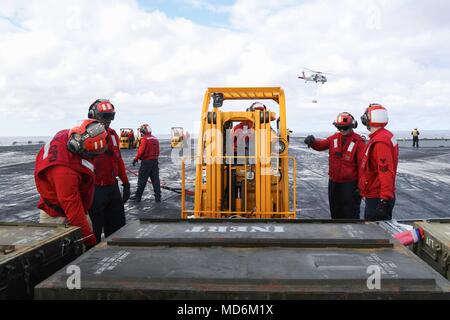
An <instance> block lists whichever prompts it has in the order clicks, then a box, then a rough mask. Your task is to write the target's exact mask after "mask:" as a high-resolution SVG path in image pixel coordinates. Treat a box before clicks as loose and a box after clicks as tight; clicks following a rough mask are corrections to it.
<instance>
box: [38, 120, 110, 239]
mask: <svg viewBox="0 0 450 320" xmlns="http://www.w3.org/2000/svg"><path fill="white" fill-rule="evenodd" d="M106 137H107V133H106V131H105V127H104V126H103V125H102V124H100V123H99V122H98V121H96V120H84V121H83V122H82V123H81V125H79V126H76V127H74V128H72V129H70V130H62V131H60V132H58V133H57V134H56V135H55V136H54V137H53V139H52V140H51V141H50V142H48V143H47V144H46V145H45V146H44V147H42V148H41V150H40V151H39V153H38V154H37V156H36V165H35V170H34V179H35V182H36V188H37V191H38V192H39V194H40V199H39V202H38V208H39V209H41V212H40V222H41V223H58V224H61V223H68V224H69V225H72V226H77V227H80V228H81V231H82V233H83V236H84V243H85V245H86V246H93V245H95V244H96V239H95V236H94V234H93V232H92V226H91V222H90V219H89V216H88V210H89V208H90V207H91V205H92V201H93V197H94V180H95V173H94V162H93V160H94V158H95V156H98V155H100V154H103V152H105V151H106V149H107V148H106V146H107V142H106Z"/></svg>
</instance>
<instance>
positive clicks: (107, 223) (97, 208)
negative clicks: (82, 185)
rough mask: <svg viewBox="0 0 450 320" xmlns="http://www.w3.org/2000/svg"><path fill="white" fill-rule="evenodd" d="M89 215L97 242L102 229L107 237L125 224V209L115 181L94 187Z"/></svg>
mask: <svg viewBox="0 0 450 320" xmlns="http://www.w3.org/2000/svg"><path fill="white" fill-rule="evenodd" d="M89 216H90V218H91V220H92V228H93V229H94V234H95V237H96V238H97V242H100V241H101V239H102V231H103V232H104V233H105V237H109V236H110V235H111V234H113V233H114V232H116V231H117V230H119V229H120V228H122V227H123V226H124V225H125V209H124V207H123V203H122V195H121V194H120V190H119V185H118V183H117V182H116V183H115V184H112V185H109V186H96V187H95V193H94V202H93V204H92V207H91V209H90V210H89Z"/></svg>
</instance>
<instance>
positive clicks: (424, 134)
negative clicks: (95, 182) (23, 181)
mask: <svg viewBox="0 0 450 320" xmlns="http://www.w3.org/2000/svg"><path fill="white" fill-rule="evenodd" d="M356 131H357V132H358V133H360V134H365V135H367V131H366V130H356ZM332 133H333V131H320V132H301V131H300V132H294V133H293V135H292V136H293V137H305V136H307V135H310V134H313V135H315V136H316V137H327V136H329V135H331V134H332ZM394 134H395V136H396V138H397V140H398V141H402V140H409V139H411V131H394ZM156 136H157V137H158V138H159V139H170V134H157V135H156ZM191 136H192V137H193V138H194V137H196V136H197V135H196V134H192V135H191ZM51 138H52V137H51V136H11V137H8V136H0V146H13V145H33V144H43V143H46V142H47V141H49V140H50V139H51ZM420 139H434V140H436V139H439V140H444V141H445V140H447V141H446V142H449V141H448V140H450V130H420Z"/></svg>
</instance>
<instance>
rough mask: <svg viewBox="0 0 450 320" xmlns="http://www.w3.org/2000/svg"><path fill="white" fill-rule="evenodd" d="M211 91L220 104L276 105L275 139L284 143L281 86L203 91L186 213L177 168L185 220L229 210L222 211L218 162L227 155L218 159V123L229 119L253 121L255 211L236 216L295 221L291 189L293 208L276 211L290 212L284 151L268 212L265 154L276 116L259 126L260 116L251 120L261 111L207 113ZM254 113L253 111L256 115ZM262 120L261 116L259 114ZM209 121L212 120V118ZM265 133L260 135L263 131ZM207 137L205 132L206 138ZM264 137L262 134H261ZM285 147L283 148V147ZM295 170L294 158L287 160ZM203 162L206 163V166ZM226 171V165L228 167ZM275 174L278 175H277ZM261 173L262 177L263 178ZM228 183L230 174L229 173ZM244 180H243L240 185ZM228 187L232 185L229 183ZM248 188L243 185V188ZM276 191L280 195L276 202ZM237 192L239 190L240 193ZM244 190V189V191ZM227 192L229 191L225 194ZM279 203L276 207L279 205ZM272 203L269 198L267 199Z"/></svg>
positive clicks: (269, 184) (269, 185) (268, 166)
mask: <svg viewBox="0 0 450 320" xmlns="http://www.w3.org/2000/svg"><path fill="white" fill-rule="evenodd" d="M214 93H222V94H223V99H224V100H273V101H275V102H276V103H278V105H279V119H280V122H279V136H278V137H279V139H280V140H282V141H284V142H285V143H287V140H288V139H287V126H286V99H285V94H284V90H283V89H281V88H280V87H248V88H208V89H207V90H206V92H205V94H204V99H203V107H202V113H201V128H200V132H199V138H198V147H197V156H196V160H197V161H196V184H195V196H194V210H191V211H190V210H187V209H186V207H185V186H184V182H185V177H184V176H185V167H184V162H183V168H182V217H183V218H186V217H187V215H188V214H192V215H193V216H194V217H205V216H207V217H209V218H220V217H222V216H224V215H225V216H227V215H229V214H230V211H223V210H221V203H222V194H223V192H222V191H223V186H224V183H226V181H222V180H223V174H222V173H223V171H222V166H223V165H222V164H223V163H224V162H223V160H224V159H226V158H229V157H226V156H223V150H222V149H223V141H222V130H223V127H222V126H223V123H225V122H226V121H228V120H230V119H232V120H233V121H241V120H253V121H254V128H255V132H256V134H255V139H256V141H255V152H256V153H255V154H256V155H258V156H256V157H255V169H256V172H255V180H256V188H257V190H255V197H256V200H255V203H256V210H255V211H254V212H247V208H245V211H246V212H241V213H243V214H251V215H252V217H253V218H270V217H273V216H274V215H276V216H279V217H280V218H295V214H296V194H295V189H294V191H293V203H294V208H293V210H292V211H290V210H289V209H287V211H286V212H284V211H283V212H280V209H281V208H289V182H288V173H289V161H290V159H289V157H288V156H287V154H288V150H286V151H285V153H284V155H283V156H277V157H276V158H277V169H278V167H279V168H280V170H281V174H282V177H284V178H283V179H282V183H281V185H279V184H278V183H277V192H276V195H277V199H276V210H275V211H276V212H274V210H272V209H273V208H272V203H271V197H270V195H271V193H272V175H271V174H267V172H264V171H267V170H271V160H272V159H273V157H271V155H270V150H271V141H272V136H271V135H272V131H271V126H270V123H271V121H273V120H275V119H276V116H275V113H273V112H270V113H269V114H268V117H269V121H264V123H260V117H259V116H255V114H258V115H259V113H260V112H261V111H255V112H222V111H221V110H220V108H216V107H214V108H213V110H210V104H211V98H212V95H213V94H214ZM256 112H257V113H256ZM208 114H209V115H210V117H211V118H213V117H215V119H216V121H215V123H214V121H208ZM264 117H265V115H264ZM211 120H212V119H211ZM263 130H264V131H263ZM205 133H207V134H205ZM262 134H265V136H262ZM287 148H288V146H287V145H286V149H287ZM291 159H292V161H293V166H294V168H295V166H296V164H295V159H293V158H291ZM205 160H206V163H205ZM229 167H231V166H229ZM204 172H205V174H206V177H208V178H207V179H206V183H203V173H204ZM277 172H278V171H277ZM263 173H266V174H263ZM293 176H294V186H295V185H296V174H295V171H294V174H293ZM229 178H230V179H231V176H230V175H229ZM245 182H247V181H245ZM228 183H229V185H231V182H230V181H229V182H228ZM246 187H247V184H246V183H245V188H246ZM279 190H280V191H281V193H282V194H283V195H284V196H283V198H282V199H279ZM241 192H242V191H241ZM245 192H247V190H245ZM229 193H230V192H229ZM230 196H231V193H230ZM280 200H281V203H280ZM272 201H273V200H272Z"/></svg>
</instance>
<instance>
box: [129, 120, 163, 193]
mask: <svg viewBox="0 0 450 320" xmlns="http://www.w3.org/2000/svg"><path fill="white" fill-rule="evenodd" d="M139 131H140V133H141V135H142V137H141V142H140V144H139V149H138V151H137V154H136V157H135V158H134V160H133V166H135V165H136V163H137V162H138V161H139V160H141V166H140V167H139V177H138V185H137V190H136V194H135V195H134V197H133V198H132V200H134V201H136V202H140V201H141V198H142V194H143V193H144V189H145V186H146V185H147V181H148V179H149V178H150V180H151V182H152V186H153V192H154V194H155V201H156V202H161V185H160V181H159V167H158V158H159V141H158V139H157V138H156V137H155V136H153V135H152V129H151V127H150V125H148V124H143V125H141V127H140V128H139Z"/></svg>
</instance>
